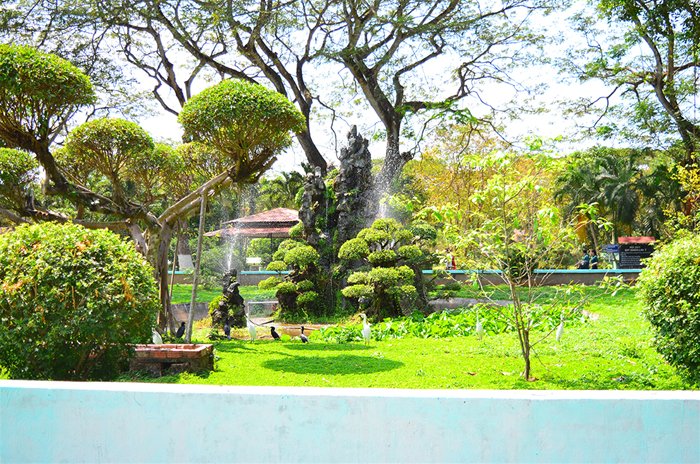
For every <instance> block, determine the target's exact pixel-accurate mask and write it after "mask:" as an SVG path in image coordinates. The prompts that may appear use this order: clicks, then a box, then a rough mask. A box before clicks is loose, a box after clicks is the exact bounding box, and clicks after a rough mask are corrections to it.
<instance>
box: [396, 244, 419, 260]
mask: <svg viewBox="0 0 700 464" xmlns="http://www.w3.org/2000/svg"><path fill="white" fill-rule="evenodd" d="M399 256H401V257H402V258H403V259H405V260H409V261H412V260H415V259H418V258H420V257H421V256H423V252H422V251H420V247H418V246H417V245H404V246H402V247H399Z"/></svg>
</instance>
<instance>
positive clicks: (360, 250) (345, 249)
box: [338, 238, 369, 261]
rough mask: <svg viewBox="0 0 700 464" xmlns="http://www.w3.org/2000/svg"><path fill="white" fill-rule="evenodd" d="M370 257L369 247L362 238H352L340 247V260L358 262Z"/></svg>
mask: <svg viewBox="0 0 700 464" xmlns="http://www.w3.org/2000/svg"><path fill="white" fill-rule="evenodd" d="M367 255H369V245H367V241H366V240H363V239H362V238H352V239H350V240H348V241H346V242H345V243H343V245H342V246H341V247H340V250H339V251H338V258H340V259H345V260H348V261H350V260H356V259H362V258H366V257H367Z"/></svg>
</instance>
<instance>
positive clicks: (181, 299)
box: [172, 284, 275, 303]
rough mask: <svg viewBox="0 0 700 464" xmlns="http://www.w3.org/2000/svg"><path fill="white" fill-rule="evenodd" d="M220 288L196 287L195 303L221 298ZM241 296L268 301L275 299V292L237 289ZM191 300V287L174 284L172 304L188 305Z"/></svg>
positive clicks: (248, 288)
mask: <svg viewBox="0 0 700 464" xmlns="http://www.w3.org/2000/svg"><path fill="white" fill-rule="evenodd" d="M221 290H222V289H221V288H220V287H219V288H213V289H212V288H204V287H200V286H198V287H197V302H200V303H209V302H210V301H211V300H213V299H214V298H216V297H217V296H221ZM239 290H240V292H241V296H242V297H243V298H244V299H245V300H270V299H274V298H275V290H260V289H259V288H258V287H257V286H254V285H253V286H246V287H239ZM191 299H192V286H191V285H188V284H176V285H174V286H173V298H172V302H173V303H189V302H190V300H191Z"/></svg>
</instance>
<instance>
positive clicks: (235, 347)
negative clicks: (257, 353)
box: [214, 340, 254, 353]
mask: <svg viewBox="0 0 700 464" xmlns="http://www.w3.org/2000/svg"><path fill="white" fill-rule="evenodd" d="M214 349H215V350H216V351H222V352H225V353H235V352H245V351H254V350H253V348H252V346H251V343H250V342H248V341H241V340H231V341H217V342H214Z"/></svg>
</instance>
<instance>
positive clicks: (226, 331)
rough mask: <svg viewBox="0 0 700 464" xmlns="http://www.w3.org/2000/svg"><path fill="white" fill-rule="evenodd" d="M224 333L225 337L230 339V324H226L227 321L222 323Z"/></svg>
mask: <svg viewBox="0 0 700 464" xmlns="http://www.w3.org/2000/svg"><path fill="white" fill-rule="evenodd" d="M224 335H226V338H228V339H229V340H231V326H230V325H228V322H227V323H226V324H224Z"/></svg>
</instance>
